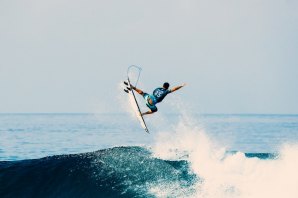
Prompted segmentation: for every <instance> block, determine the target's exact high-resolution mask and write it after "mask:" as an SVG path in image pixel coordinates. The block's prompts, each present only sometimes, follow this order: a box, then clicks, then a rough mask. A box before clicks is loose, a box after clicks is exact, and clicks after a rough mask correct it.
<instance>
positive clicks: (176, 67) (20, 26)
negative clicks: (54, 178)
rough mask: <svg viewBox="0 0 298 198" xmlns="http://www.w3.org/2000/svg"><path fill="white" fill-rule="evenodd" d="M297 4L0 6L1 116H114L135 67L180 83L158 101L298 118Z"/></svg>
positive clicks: (23, 0) (68, 1)
mask: <svg viewBox="0 0 298 198" xmlns="http://www.w3.org/2000/svg"><path fill="white" fill-rule="evenodd" d="M297 2H298V1H297V0H179V1H178V0H158V1H156V0H151V1H142V0H134V1H132V0H122V1H121V0H119V1H115V0H105V1H103V0H84V1H83V0H81V1H78V0H0V90H1V92H0V96H1V97H0V98H1V99H0V112H2V113H4V112H121V111H122V109H121V108H120V106H121V104H120V103H121V102H120V100H121V99H123V100H125V99H126V96H125V94H124V93H123V92H122V91H121V92H119V88H118V86H119V82H121V81H122V79H124V78H125V75H126V68H127V67H128V66H129V65H131V64H136V65H140V66H142V68H143V72H142V76H141V86H142V88H145V89H146V90H147V91H151V90H153V89H154V88H155V87H156V86H159V85H160V84H162V83H163V82H164V81H169V82H170V83H171V84H173V85H178V84H181V83H183V82H186V83H187V84H188V86H187V87H185V88H184V89H183V90H181V91H179V92H177V94H176V95H175V96H171V97H170V96H169V97H168V98H166V99H165V101H164V103H167V102H169V103H171V102H173V101H175V100H176V99H177V98H176V99H175V97H178V98H179V100H180V101H182V103H183V105H184V104H185V105H187V106H188V107H190V108H192V110H193V111H198V112H200V113H298V103H297V102H298V54H297V52H298V3H297ZM162 105H164V104H162ZM161 109H162V108H161ZM164 109H169V108H168V107H167V106H164Z"/></svg>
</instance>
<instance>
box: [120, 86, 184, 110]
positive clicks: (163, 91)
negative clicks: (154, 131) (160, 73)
mask: <svg viewBox="0 0 298 198" xmlns="http://www.w3.org/2000/svg"><path fill="white" fill-rule="evenodd" d="M124 84H126V85H127V82H124ZM185 85H186V84H185V83H184V84H182V85H180V86H177V87H173V88H172V89H169V87H170V84H169V83H168V82H165V83H164V84H163V86H162V87H159V88H156V89H155V90H154V91H153V94H148V93H146V92H143V91H142V90H141V89H138V88H136V87H135V86H132V85H131V87H132V88H133V89H134V90H135V91H136V92H138V94H140V95H142V96H143V98H144V99H145V101H146V106H147V107H148V108H149V109H150V110H149V111H147V112H144V113H141V115H147V114H152V113H155V112H157V107H156V104H157V103H160V102H161V101H162V100H163V99H164V98H165V97H166V96H167V95H168V94H169V93H173V92H174V91H177V90H178V89H181V88H182V87H184V86H185Z"/></svg>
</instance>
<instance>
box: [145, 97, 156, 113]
mask: <svg viewBox="0 0 298 198" xmlns="http://www.w3.org/2000/svg"><path fill="white" fill-rule="evenodd" d="M143 97H144V99H145V101H146V106H147V107H148V108H149V109H150V110H151V111H152V112H156V111H157V107H156V106H155V104H156V103H157V101H156V98H155V97H154V96H153V95H150V94H147V93H144V95H143ZM149 99H151V100H152V102H153V104H150V103H149Z"/></svg>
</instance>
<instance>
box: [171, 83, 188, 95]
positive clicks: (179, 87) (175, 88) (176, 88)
mask: <svg viewBox="0 0 298 198" xmlns="http://www.w3.org/2000/svg"><path fill="white" fill-rule="evenodd" d="M185 85H186V84H185V83H183V85H180V86H177V87H174V88H172V89H171V93H172V92H174V91H177V90H178V89H181V88H182V87H184V86H185Z"/></svg>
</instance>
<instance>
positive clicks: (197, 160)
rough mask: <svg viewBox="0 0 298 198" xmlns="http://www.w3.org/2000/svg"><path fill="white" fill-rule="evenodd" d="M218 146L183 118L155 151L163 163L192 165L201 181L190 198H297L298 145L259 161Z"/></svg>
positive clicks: (158, 140)
mask: <svg viewBox="0 0 298 198" xmlns="http://www.w3.org/2000/svg"><path fill="white" fill-rule="evenodd" d="M219 142H220V140H214V138H213V137H212V138H210V136H208V134H207V132H206V131H205V130H204V129H203V128H202V127H197V126H196V125H195V124H194V122H192V121H191V122H190V121H189V119H187V117H183V118H181V121H180V122H179V123H178V124H177V125H176V126H174V127H173V129H172V131H162V132H159V133H158V135H157V136H156V142H155V145H154V146H153V148H152V151H153V153H154V154H153V155H154V156H155V157H158V158H161V159H171V160H181V159H185V160H187V161H188V162H189V164H190V168H191V171H193V173H194V174H196V175H197V177H198V178H200V179H199V180H198V182H197V184H196V192H195V193H194V194H192V196H191V197H206V198H225V197H229V198H230V197H237V198H264V197H271V198H275V197H276V198H279V197H287V198H297V197H298V171H297V167H298V146H297V145H285V146H284V147H283V148H282V149H280V152H279V153H278V156H277V157H276V158H271V159H260V158H256V157H247V156H246V155H245V153H242V152H241V151H238V152H227V151H226V149H225V147H221V146H220V144H219ZM181 190H182V189H181Z"/></svg>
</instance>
